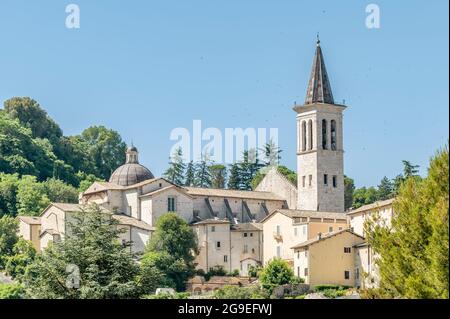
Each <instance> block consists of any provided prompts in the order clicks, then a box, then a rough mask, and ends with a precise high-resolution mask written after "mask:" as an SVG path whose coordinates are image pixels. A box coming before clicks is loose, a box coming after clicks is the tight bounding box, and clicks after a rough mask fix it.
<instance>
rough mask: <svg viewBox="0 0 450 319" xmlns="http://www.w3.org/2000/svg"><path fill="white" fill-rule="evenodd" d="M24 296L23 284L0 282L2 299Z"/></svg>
mask: <svg viewBox="0 0 450 319" xmlns="http://www.w3.org/2000/svg"><path fill="white" fill-rule="evenodd" d="M23 296H24V290H23V287H22V286H21V285H19V284H1V283H0V299H22V298H23Z"/></svg>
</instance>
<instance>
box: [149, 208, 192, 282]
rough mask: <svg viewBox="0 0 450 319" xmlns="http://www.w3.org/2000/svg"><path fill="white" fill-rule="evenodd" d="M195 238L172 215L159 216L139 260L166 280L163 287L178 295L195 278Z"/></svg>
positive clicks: (190, 231)
mask: <svg viewBox="0 0 450 319" xmlns="http://www.w3.org/2000/svg"><path fill="white" fill-rule="evenodd" d="M197 249H198V246H197V237H196V235H195V233H194V231H193V230H192V228H191V227H190V226H189V225H188V224H187V223H186V222H185V221H184V220H183V219H182V218H180V217H179V216H178V215H177V214H176V213H167V214H164V215H163V216H161V217H160V218H159V219H158V221H157V224H156V231H155V232H154V234H153V236H152V238H151V240H150V241H149V243H148V245H147V250H146V254H145V255H144V256H143V258H142V260H143V261H145V263H146V264H147V265H151V266H152V267H156V269H159V271H160V272H161V273H164V274H165V275H166V276H167V281H166V283H170V284H171V285H170V286H171V287H173V288H176V289H177V290H178V291H181V290H183V289H184V288H185V285H186V281H187V280H188V279H189V278H190V277H192V276H193V275H194V274H195V265H194V259H195V255H196V254H197Z"/></svg>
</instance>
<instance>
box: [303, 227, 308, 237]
mask: <svg viewBox="0 0 450 319" xmlns="http://www.w3.org/2000/svg"><path fill="white" fill-rule="evenodd" d="M306 227H307V226H306V225H305V226H303V235H306Z"/></svg>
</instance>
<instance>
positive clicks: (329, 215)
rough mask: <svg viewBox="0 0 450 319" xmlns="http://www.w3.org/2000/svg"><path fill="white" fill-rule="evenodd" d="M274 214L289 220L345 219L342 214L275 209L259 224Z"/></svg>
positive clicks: (344, 215)
mask: <svg viewBox="0 0 450 319" xmlns="http://www.w3.org/2000/svg"><path fill="white" fill-rule="evenodd" d="M276 213H280V214H283V215H285V216H287V217H290V218H298V217H312V218H332V219H347V216H346V214H344V213H333V212H317V211H312V210H296V209H277V210H274V211H273V212H272V213H270V214H269V215H267V216H266V217H264V218H263V219H262V220H261V221H260V222H261V223H264V222H265V221H266V220H267V219H269V218H270V217H272V216H273V215H275V214H276Z"/></svg>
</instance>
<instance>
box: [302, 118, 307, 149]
mask: <svg viewBox="0 0 450 319" xmlns="http://www.w3.org/2000/svg"><path fill="white" fill-rule="evenodd" d="M302 151H306V122H305V121H303V122H302Z"/></svg>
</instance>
